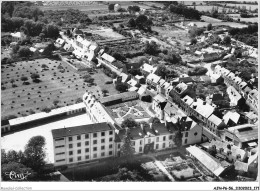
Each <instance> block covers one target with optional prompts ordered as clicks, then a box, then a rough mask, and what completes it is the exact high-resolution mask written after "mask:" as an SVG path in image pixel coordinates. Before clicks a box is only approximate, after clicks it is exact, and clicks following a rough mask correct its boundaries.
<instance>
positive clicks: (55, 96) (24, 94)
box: [1, 59, 117, 117]
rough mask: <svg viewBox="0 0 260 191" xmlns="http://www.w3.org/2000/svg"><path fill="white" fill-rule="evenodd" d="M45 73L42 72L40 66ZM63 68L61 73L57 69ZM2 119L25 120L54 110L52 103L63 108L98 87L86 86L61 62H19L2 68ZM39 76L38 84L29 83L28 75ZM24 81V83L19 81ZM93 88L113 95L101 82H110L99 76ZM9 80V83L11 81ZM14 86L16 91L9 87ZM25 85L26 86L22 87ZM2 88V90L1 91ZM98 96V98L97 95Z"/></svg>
mask: <svg viewBox="0 0 260 191" xmlns="http://www.w3.org/2000/svg"><path fill="white" fill-rule="evenodd" d="M43 64H45V65H47V67H48V69H45V70H43V68H42V65H43ZM60 64H61V66H62V67H63V69H62V70H60V69H58V68H60V67H59V65H60ZM1 72H2V73H1V74H2V75H1V80H2V82H1V83H2V84H1V85H2V96H1V97H2V101H1V103H2V104H1V105H2V110H1V111H2V117H3V115H4V116H7V115H16V116H25V115H29V114H32V113H34V112H40V111H41V109H43V108H45V107H55V106H54V104H53V102H54V101H55V100H57V101H59V103H58V104H57V105H58V106H67V105H71V104H74V103H76V101H77V99H78V98H81V97H82V95H83V94H84V92H85V91H86V90H87V89H88V90H91V91H95V93H97V91H101V88H100V87H98V86H92V87H89V86H87V83H85V82H84V81H83V79H81V76H80V75H79V74H77V73H74V72H73V71H71V70H70V67H69V66H67V65H65V64H63V63H62V62H61V61H55V60H49V59H39V60H35V61H28V62H27V61H23V62H18V63H16V64H13V65H12V66H11V65H5V66H2V71H1ZM33 73H36V74H39V76H40V82H38V83H36V82H33V81H32V79H31V78H30V76H31V74H33ZM22 76H25V77H27V78H28V81H27V82H26V83H23V82H22V81H21V77H22ZM93 77H94V79H95V80H97V81H96V84H97V85H101V86H102V88H103V87H106V86H107V87H106V88H107V89H108V90H111V91H110V93H117V92H116V91H113V90H114V87H113V85H111V84H106V85H104V83H105V81H102V80H111V78H108V77H107V76H105V74H103V73H101V72H100V73H98V74H97V75H95V76H93ZM12 79H13V81H12ZM12 84H15V85H16V86H17V87H13V86H12ZM26 84H27V85H26ZM3 87H4V88H6V89H4V90H3ZM100 95H102V94H101V93H100Z"/></svg>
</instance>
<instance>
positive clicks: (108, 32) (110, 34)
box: [88, 27, 125, 39]
mask: <svg viewBox="0 0 260 191" xmlns="http://www.w3.org/2000/svg"><path fill="white" fill-rule="evenodd" d="M88 32H91V33H93V34H97V35H100V36H102V37H104V38H106V39H124V38H125V37H124V36H123V35H121V34H119V33H117V32H114V31H113V30H112V29H110V28H104V27H101V28H99V29H98V30H90V31H88Z"/></svg>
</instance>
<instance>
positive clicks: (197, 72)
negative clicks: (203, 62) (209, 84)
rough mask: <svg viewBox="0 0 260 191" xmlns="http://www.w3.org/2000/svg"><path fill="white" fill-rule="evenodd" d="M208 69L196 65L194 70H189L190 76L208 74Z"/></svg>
mask: <svg viewBox="0 0 260 191" xmlns="http://www.w3.org/2000/svg"><path fill="white" fill-rule="evenodd" d="M207 71H208V69H207V68H204V67H195V68H194V69H193V70H189V71H188V75H189V76H201V75H204V74H206V73H207Z"/></svg>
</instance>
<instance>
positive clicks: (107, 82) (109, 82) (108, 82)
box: [105, 81, 113, 84]
mask: <svg viewBox="0 0 260 191" xmlns="http://www.w3.org/2000/svg"><path fill="white" fill-rule="evenodd" d="M112 83H113V82H112V81H106V83H105V84H112Z"/></svg>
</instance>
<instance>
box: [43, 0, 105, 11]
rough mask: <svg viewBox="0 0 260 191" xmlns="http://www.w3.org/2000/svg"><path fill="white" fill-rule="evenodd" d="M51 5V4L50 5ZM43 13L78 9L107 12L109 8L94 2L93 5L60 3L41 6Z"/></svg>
mask: <svg viewBox="0 0 260 191" xmlns="http://www.w3.org/2000/svg"><path fill="white" fill-rule="evenodd" d="M50 3H51V4H50ZM39 8H40V9H41V10H43V11H47V10H53V11H55V10H67V9H78V10H80V11H92V10H107V11H108V6H107V5H105V4H103V3H101V2H98V1H97V2H92V3H91V4H75V3H73V2H72V3H68V2H66V3H65V2H64V3H60V2H57V3H56V2H55V1H54V2H49V3H48V4H47V5H44V6H39Z"/></svg>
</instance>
